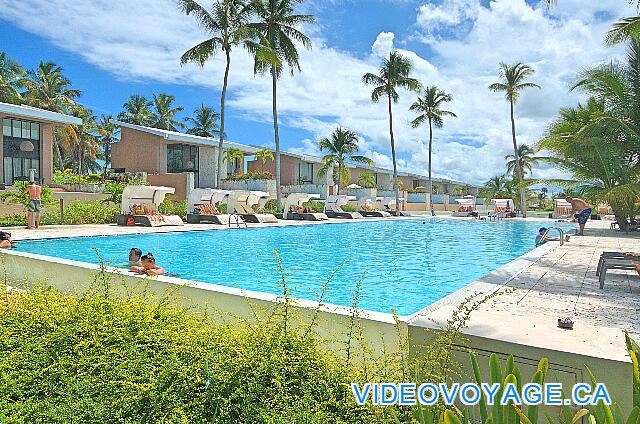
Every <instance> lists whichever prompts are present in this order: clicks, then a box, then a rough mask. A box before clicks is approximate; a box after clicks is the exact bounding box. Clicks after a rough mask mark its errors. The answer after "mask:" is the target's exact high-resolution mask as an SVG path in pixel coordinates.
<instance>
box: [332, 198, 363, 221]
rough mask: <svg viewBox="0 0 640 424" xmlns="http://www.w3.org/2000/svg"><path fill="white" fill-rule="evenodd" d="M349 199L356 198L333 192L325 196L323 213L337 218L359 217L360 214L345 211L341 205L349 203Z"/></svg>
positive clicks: (360, 216)
mask: <svg viewBox="0 0 640 424" xmlns="http://www.w3.org/2000/svg"><path fill="white" fill-rule="evenodd" d="M350 200H356V198H355V196H347V195H346V194H333V195H331V196H328V197H327V201H326V202H325V203H324V213H325V215H327V216H328V217H329V218H339V219H361V218H362V215H360V214H359V213H358V212H345V211H344V210H342V207H343V206H344V205H346V204H347V203H349V201H350Z"/></svg>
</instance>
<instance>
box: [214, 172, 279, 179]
mask: <svg viewBox="0 0 640 424" xmlns="http://www.w3.org/2000/svg"><path fill="white" fill-rule="evenodd" d="M246 180H275V177H274V176H273V174H272V173H271V172H247V173H246V174H234V175H229V176H227V178H225V179H224V181H246Z"/></svg>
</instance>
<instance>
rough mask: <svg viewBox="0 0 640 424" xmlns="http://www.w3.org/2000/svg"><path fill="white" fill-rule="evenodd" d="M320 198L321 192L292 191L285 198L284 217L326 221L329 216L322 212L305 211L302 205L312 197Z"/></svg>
mask: <svg viewBox="0 0 640 424" xmlns="http://www.w3.org/2000/svg"><path fill="white" fill-rule="evenodd" d="M318 198H320V195H319V194H308V193H290V194H289V195H288V196H287V198H286V199H284V211H285V212H284V219H297V220H303V221H326V220H328V219H329V217H328V216H327V215H326V214H324V213H321V212H309V211H306V212H305V211H304V210H303V209H304V207H303V206H302V205H303V204H304V203H306V202H308V201H310V200H311V199H318Z"/></svg>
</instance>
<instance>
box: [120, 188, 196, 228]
mask: <svg viewBox="0 0 640 424" xmlns="http://www.w3.org/2000/svg"><path fill="white" fill-rule="evenodd" d="M175 192H176V189H175V188H173V187H161V186H145V185H130V186H126V187H125V188H124V190H123V191H122V202H121V204H120V216H118V225H142V226H145V227H164V226H170V225H184V222H182V218H180V217H179V216H178V215H165V214H161V213H159V212H158V207H159V206H160V204H161V203H162V201H163V200H164V198H165V196H166V195H167V194H174V193H175Z"/></svg>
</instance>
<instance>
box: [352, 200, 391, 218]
mask: <svg viewBox="0 0 640 424" xmlns="http://www.w3.org/2000/svg"><path fill="white" fill-rule="evenodd" d="M378 199H380V200H381V199H382V198H381V197H380V198H378V197H363V198H360V199H358V213H359V214H360V215H362V216H364V217H372V218H388V217H390V216H391V214H390V213H389V212H385V211H381V210H379V209H378V207H377V206H374V203H376V204H377V203H378Z"/></svg>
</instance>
